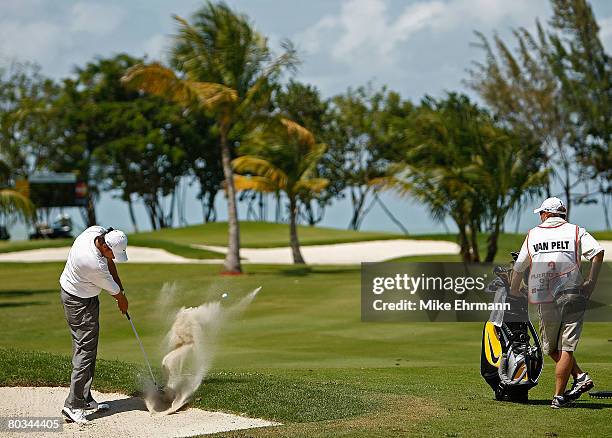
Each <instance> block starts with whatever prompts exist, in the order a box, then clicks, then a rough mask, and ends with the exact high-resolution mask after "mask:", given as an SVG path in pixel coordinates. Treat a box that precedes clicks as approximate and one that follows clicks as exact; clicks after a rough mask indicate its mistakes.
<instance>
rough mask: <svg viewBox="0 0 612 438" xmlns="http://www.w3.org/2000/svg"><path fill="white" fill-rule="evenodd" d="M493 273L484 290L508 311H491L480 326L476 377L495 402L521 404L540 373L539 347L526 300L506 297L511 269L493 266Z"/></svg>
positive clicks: (541, 364)
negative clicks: (494, 276) (480, 345)
mask: <svg viewBox="0 0 612 438" xmlns="http://www.w3.org/2000/svg"><path fill="white" fill-rule="evenodd" d="M513 256H514V257H515V260H516V255H515V254H513ZM493 272H494V273H495V275H496V278H495V280H493V282H491V284H489V285H488V291H489V292H492V293H493V292H494V293H495V302H496V303H507V304H509V307H510V309H507V310H494V311H493V312H491V316H490V318H489V320H488V321H487V322H486V323H485V325H484V329H483V332H482V351H481V355H480V374H481V375H482V377H483V378H484V379H485V380H486V382H487V383H488V384H489V385H490V386H491V388H492V389H493V391H494V392H495V398H496V399H497V400H503V401H512V402H521V403H524V402H527V401H528V400H529V396H528V391H529V390H530V389H531V388H533V387H534V386H536V385H537V384H538V379H539V377H540V374H541V373H542V366H543V364H544V362H543V355H542V347H541V345H540V339H539V338H538V334H537V333H536V330H535V328H534V327H533V324H532V323H531V321H530V320H529V312H528V307H527V298H526V297H518V298H517V297H514V296H512V295H510V279H511V277H510V276H511V275H512V269H511V268H503V267H500V266H497V267H495V269H494V270H493Z"/></svg>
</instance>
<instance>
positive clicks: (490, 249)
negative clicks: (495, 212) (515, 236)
mask: <svg viewBox="0 0 612 438" xmlns="http://www.w3.org/2000/svg"><path fill="white" fill-rule="evenodd" d="M502 217H503V216H502ZM501 222H502V220H501V218H500V217H497V218H495V225H494V227H493V231H492V232H491V234H489V237H488V239H487V240H488V242H487V257H486V258H485V262H486V263H492V262H493V259H495V255H496V254H497V240H498V238H499V231H500V228H501Z"/></svg>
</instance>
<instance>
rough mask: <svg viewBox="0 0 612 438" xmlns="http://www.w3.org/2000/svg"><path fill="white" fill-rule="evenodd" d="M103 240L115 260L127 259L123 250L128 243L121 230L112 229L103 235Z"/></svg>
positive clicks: (123, 260)
mask: <svg viewBox="0 0 612 438" xmlns="http://www.w3.org/2000/svg"><path fill="white" fill-rule="evenodd" d="M104 241H105V242H106V244H107V245H108V247H109V248H110V249H111V250H112V251H113V255H114V256H115V260H117V261H118V262H125V261H127V259H128V257H127V253H126V252H125V250H126V248H127V244H128V239H127V236H126V235H125V233H124V232H123V231H120V230H113V231H111V232H109V233H107V234H106V235H105V236H104Z"/></svg>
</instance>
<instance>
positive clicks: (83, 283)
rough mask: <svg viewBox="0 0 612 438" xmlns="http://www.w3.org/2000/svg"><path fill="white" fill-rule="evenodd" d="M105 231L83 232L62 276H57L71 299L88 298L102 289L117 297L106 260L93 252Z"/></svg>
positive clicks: (74, 244)
mask: <svg viewBox="0 0 612 438" xmlns="http://www.w3.org/2000/svg"><path fill="white" fill-rule="evenodd" d="M105 231H106V229H105V228H103V227H100V226H97V225H95V226H93V227H89V228H87V229H86V230H85V231H83V232H82V233H81V234H80V235H79V236H78V237H77V238H76V239H75V240H74V243H73V244H72V248H70V253H69V254H68V260H67V261H66V266H65V267H64V272H62V275H61V276H60V285H61V286H62V289H64V290H65V291H66V292H68V293H69V294H71V295H76V296H77V297H81V298H91V297H95V296H97V295H99V294H100V290H101V289H104V290H106V291H108V292H109V293H110V294H111V295H116V294H118V293H119V292H120V291H121V288H120V287H119V285H118V284H117V283H115V280H114V279H113V276H112V275H111V273H110V271H109V270H108V262H107V260H106V257H104V256H103V255H102V253H101V252H100V251H99V250H98V248H96V244H95V242H94V239H95V238H96V237H97V236H99V235H100V234H102V233H104V232H105Z"/></svg>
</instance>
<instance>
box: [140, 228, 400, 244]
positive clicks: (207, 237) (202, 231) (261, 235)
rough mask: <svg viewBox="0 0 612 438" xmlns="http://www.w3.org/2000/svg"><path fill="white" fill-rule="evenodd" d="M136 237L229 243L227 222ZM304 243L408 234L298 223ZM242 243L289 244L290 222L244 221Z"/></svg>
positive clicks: (383, 237) (200, 242)
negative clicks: (310, 225)
mask: <svg viewBox="0 0 612 438" xmlns="http://www.w3.org/2000/svg"><path fill="white" fill-rule="evenodd" d="M134 236H136V237H145V238H154V239H156V240H165V241H170V242H174V243H179V244H183V245H193V244H196V245H214V246H227V222H212V223H208V224H201V225H192V226H189V227H184V228H166V229H163V230H159V231H150V232H145V233H138V234H136V235H134ZM298 236H299V238H300V243H301V244H302V245H323V244H332V243H345V242H359V241H364V240H384V239H402V238H406V236H405V235H403V234H394V233H385V232H373V231H351V230H343V229H339V228H324V227H309V226H305V225H300V226H298ZM240 244H241V246H242V247H243V248H272V247H277V246H289V225H288V224H277V223H273V222H249V221H242V222H240Z"/></svg>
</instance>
